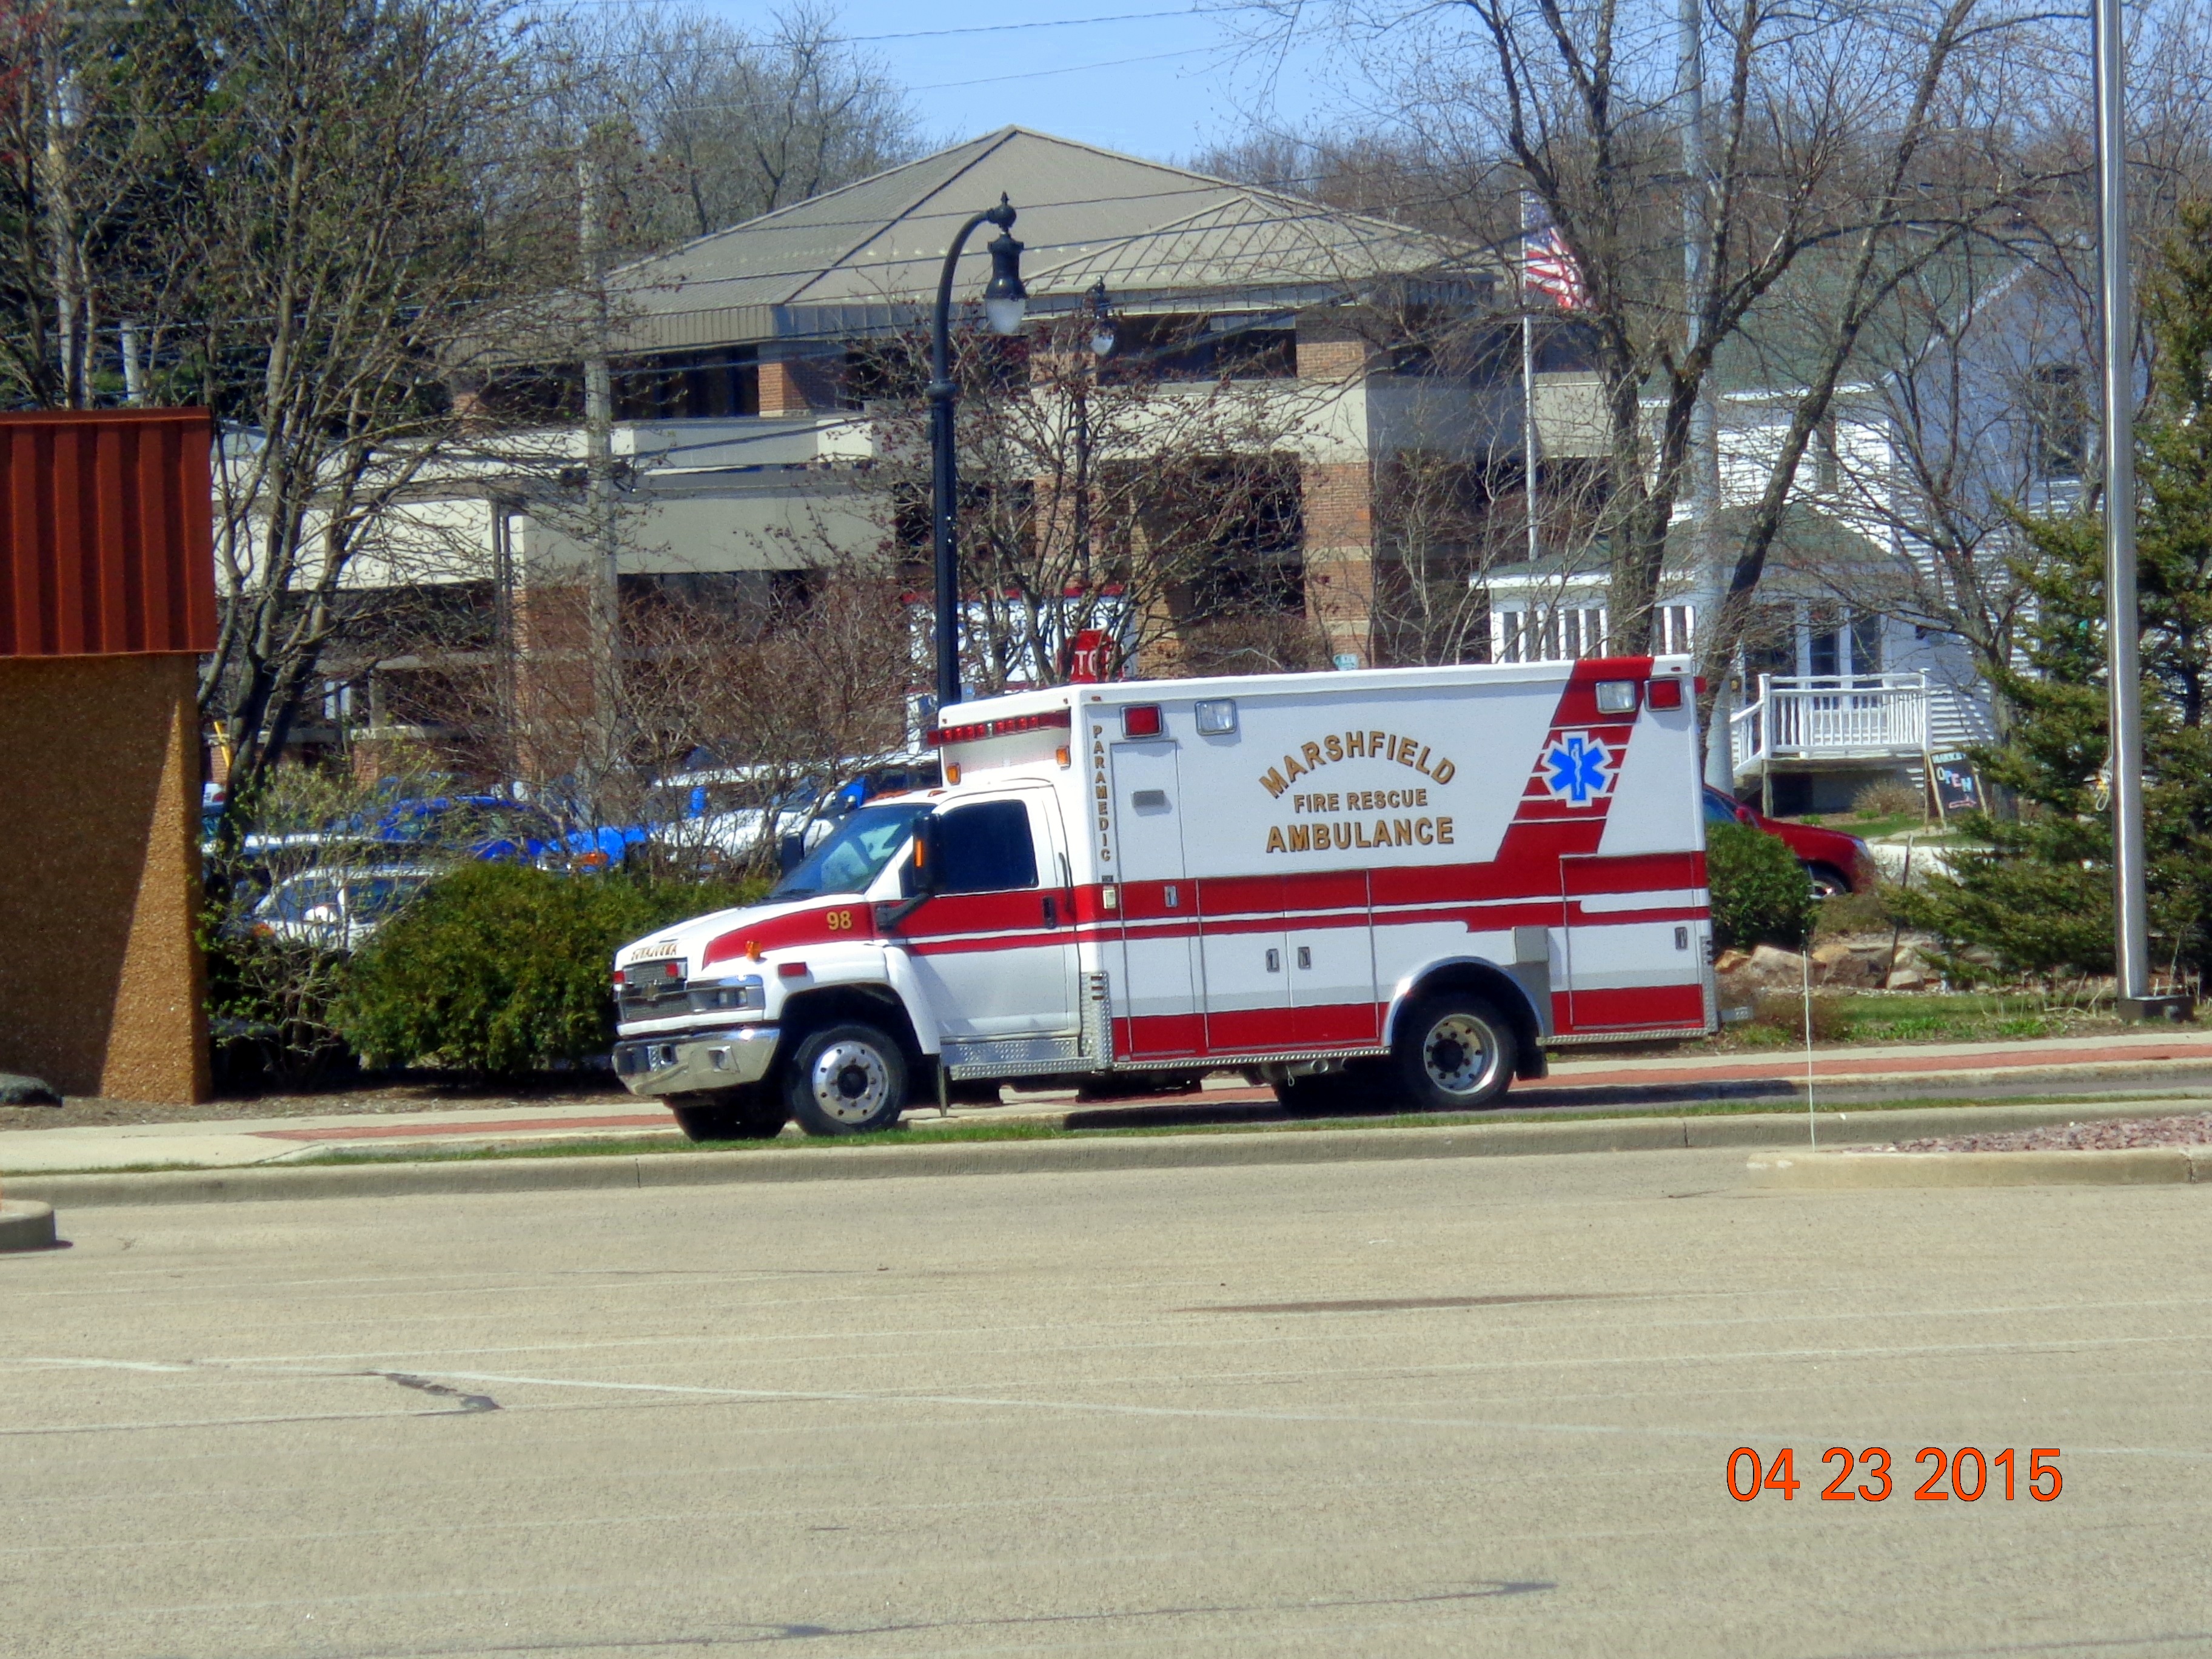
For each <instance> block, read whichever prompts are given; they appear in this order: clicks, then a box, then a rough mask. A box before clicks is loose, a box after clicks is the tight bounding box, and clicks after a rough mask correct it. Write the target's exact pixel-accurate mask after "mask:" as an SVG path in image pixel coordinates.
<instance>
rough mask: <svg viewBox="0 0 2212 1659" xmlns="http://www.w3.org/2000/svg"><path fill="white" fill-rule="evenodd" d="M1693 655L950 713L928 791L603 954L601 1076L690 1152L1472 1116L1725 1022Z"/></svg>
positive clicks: (1276, 680) (1182, 687)
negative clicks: (1418, 1114) (1466, 1111)
mask: <svg viewBox="0 0 2212 1659" xmlns="http://www.w3.org/2000/svg"><path fill="white" fill-rule="evenodd" d="M1690 674H1691V669H1690V665H1689V662H1688V660H1687V659H1683V658H1676V657H1662V658H1658V659H1651V658H1614V659H1594V660H1585V661H1583V662H1578V663H1573V664H1568V663H1529V664H1506V665H1484V666H1470V667H1451V668H1418V669H1389V670H1378V671H1366V672H1355V673H1334V674H1277V675H1266V676H1258V677H1254V678H1238V679H1204V680H1152V681H1132V682H1124V683H1117V684H1094V685H1069V686H1060V687H1055V688H1054V689H1052V690H1042V691H1028V692H1022V693H1018V694H1016V695H1012V696H1003V697H996V698H992V699H989V700H987V701H984V702H973V703H963V704H961V705H959V706H958V707H957V708H954V709H952V710H951V711H949V715H948V718H947V720H946V723H945V726H943V727H942V728H941V729H940V730H939V732H936V733H935V734H934V737H935V740H936V742H937V743H938V744H939V747H940V750H941V753H942V757H943V761H944V767H945V787H943V788H941V789H936V790H932V791H930V792H928V793H915V794H909V795H903V796H896V797H892V798H890V799H880V800H878V801H874V802H872V803H870V804H869V805H866V806H863V807H861V808H860V809H859V810H858V811H855V812H854V813H853V814H852V815H851V816H850V817H848V818H846V819H845V820H844V821H843V823H842V824H841V826H840V827H839V829H837V831H836V834H835V835H834V836H832V837H831V838H830V839H829V841H828V842H824V843H823V845H822V846H821V847H819V848H817V849H816V851H815V852H814V853H813V854H811V856H810V857H809V858H808V859H807V860H806V861H805V863H804V864H802V865H800V866H799V867H798V868H797V869H795V870H793V872H791V873H790V874H789V875H788V876H787V877H786V878H784V880H783V882H782V883H781V884H780V885H779V886H778V887H777V888H776V889H775V890H774V891H773V892H771V893H770V894H769V897H768V899H767V900H766V902H763V903H762V904H760V905H758V906H756V907H754V908H749V909H741V910H727V911H723V912H720V913H719V914H717V915H707V916H700V917H697V918H696V919H695V920H693V921H686V922H684V923H681V924H679V925H678V926H676V927H669V928H665V929H664V930H662V931H661V932H659V933H655V934H653V936H652V937H650V938H648V939H641V940H639V941H638V942H637V943H635V944H634V945H628V946H626V947H625V948H624V949H623V950H622V951H620V952H619V953H618V954H617V957H616V963H615V987H616V996H617V1002H618V1006H619V1012H620V1021H621V1026H620V1036H621V1041H620V1042H618V1043H617V1048H616V1051H615V1052H616V1064H617V1071H618V1072H619V1073H620V1074H621V1076H622V1078H623V1081H624V1082H625V1083H627V1084H628V1085H629V1087H630V1088H631V1089H632V1090H633V1091H636V1092H638V1093H640V1094H647V1095H653V1096H656V1097H660V1098H662V1099H665V1100H666V1101H667V1102H668V1103H669V1104H670V1105H671V1107H673V1108H674V1109H675V1111H676V1114H677V1116H678V1120H679V1121H681V1122H682V1124H683V1126H684V1128H685V1129H686V1130H687V1131H688V1132H690V1133H692V1134H693V1135H695V1136H696V1137H699V1138H716V1139H720V1138H727V1137H732V1136H738V1135H762V1134H772V1133H775V1132H776V1131H777V1130H778V1129H780V1128H781V1127H782V1126H783V1125H784V1124H785V1123H786V1122H787V1121H790V1120H791V1119H792V1118H793V1117H796V1118H797V1119H798V1121H799V1124H800V1126H801V1127H804V1128H805V1130H807V1131H808V1132H809V1133H815V1134H838V1133H853V1132H855V1131H859V1130H864V1129H876V1128H882V1127H887V1126H889V1125H890V1124H892V1123H894V1122H896V1121H897V1119H898V1115H899V1113H900V1111H901V1109H902V1108H903V1107H905V1106H906V1104H907V1103H908V1100H909V1098H910V1097H914V1096H919V1097H922V1098H925V1099H926V1098H929V1097H933V1096H934V1097H937V1098H939V1099H940V1100H941V1099H942V1098H943V1097H944V1096H945V1091H947V1090H948V1088H950V1087H951V1086H953V1085H961V1086H963V1088H964V1087H965V1086H967V1085H972V1084H984V1085H989V1084H995V1082H996V1081H998V1080H1000V1079H1017V1078H1021V1079H1034V1078H1039V1077H1062V1078H1071V1079H1075V1078H1096V1077H1098V1076H1100V1075H1102V1074H1108V1073H1150V1074H1152V1075H1154V1076H1156V1077H1164V1078H1173V1077H1178V1076H1180V1077H1188V1076H1193V1075H1195V1074H1196V1073H1200V1072H1203V1071H1206V1070H1210V1069H1214V1068H1218V1067H1229V1068H1241V1069H1243V1070H1246V1071H1248V1072H1249V1073H1253V1074H1255V1075H1256V1076H1260V1077H1263V1078H1265V1079H1267V1080H1269V1081H1270V1082H1272V1083H1273V1085H1275V1087H1276V1089H1277V1091H1278V1092H1279V1094H1280V1096H1281V1097H1282V1098H1283V1100H1284V1102H1285V1104H1286V1105H1289V1106H1291V1107H1292V1108H1293V1109H1313V1110H1323V1109H1328V1108H1329V1107H1330V1106H1331V1105H1333V1104H1335V1103H1339V1102H1340V1101H1343V1100H1346V1099H1347V1098H1350V1097H1358V1098H1364V1099H1376V1098H1385V1097H1394V1098H1395V1099H1396V1100H1397V1101H1398V1102H1400V1103H1402V1104H1403V1105H1404V1106H1406V1107H1407V1108H1409V1109H1418V1110H1439V1109H1453V1108H1466V1107H1474V1106H1480V1105H1484V1104H1486V1103H1491V1102H1492V1101H1495V1100H1496V1099H1498V1097H1499V1096H1501V1095H1502V1094H1504V1091H1505V1090H1506V1088H1507V1087H1508V1086H1509V1085H1510V1083H1511V1081H1512V1079H1514V1078H1515V1077H1516V1076H1517V1077H1524V1078H1526V1077H1541V1076H1542V1075H1543V1067H1544V1059H1543V1051H1544V1048H1545V1047H1546V1046H1547V1045H1559V1044H1569V1043H1588V1042H1619V1041H1625V1040H1632V1039H1633V1040H1644V1039H1649V1038H1653V1037H1666V1036H1699V1035H1701V1034H1703V1033H1705V1032H1706V1031H1708V1030H1711V1028H1712V1023H1713V1017H1714V997H1713V982H1712V969H1711V951H1710V949H1709V937H1710V935H1709V930H1708V921H1707V908H1706V892H1705V850H1704V848H1705V831H1704V816H1703V811H1702V807H1701V802H1700V799H1699V766H1698V758H1697V731H1696V707H1695V703H1696V699H1695V697H1694V696H1693V695H1692V680H1691V678H1690Z"/></svg>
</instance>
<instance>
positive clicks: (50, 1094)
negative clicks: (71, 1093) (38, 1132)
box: [0, 1072, 62, 1106]
mask: <svg viewBox="0 0 2212 1659" xmlns="http://www.w3.org/2000/svg"><path fill="white" fill-rule="evenodd" d="M61 1103H62V1097H61V1096H60V1095H58V1093H56V1092H55V1091H54V1090H53V1089H52V1087H51V1086H50V1085H46V1084H45V1083H42V1082H40V1080H39V1079H37V1078H34V1077H25V1076H23V1075H22V1074H21V1073H16V1072H0V1106H58V1105H60V1104H61Z"/></svg>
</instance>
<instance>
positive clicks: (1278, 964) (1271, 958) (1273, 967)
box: [1267, 951, 1283, 974]
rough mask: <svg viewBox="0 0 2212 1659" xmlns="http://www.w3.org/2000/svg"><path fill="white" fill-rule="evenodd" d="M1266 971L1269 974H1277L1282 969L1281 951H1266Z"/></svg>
mask: <svg viewBox="0 0 2212 1659" xmlns="http://www.w3.org/2000/svg"><path fill="white" fill-rule="evenodd" d="M1267 971H1268V972H1269V973H1271V974H1279V973H1281V972H1282V971H1283V953H1282V952H1281V951H1268V952H1267Z"/></svg>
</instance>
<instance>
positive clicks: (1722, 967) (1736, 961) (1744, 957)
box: [1713, 945, 1751, 974]
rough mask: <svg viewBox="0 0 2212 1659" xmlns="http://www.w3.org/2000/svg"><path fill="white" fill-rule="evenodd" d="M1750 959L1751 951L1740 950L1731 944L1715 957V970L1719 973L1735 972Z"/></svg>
mask: <svg viewBox="0 0 2212 1659" xmlns="http://www.w3.org/2000/svg"><path fill="white" fill-rule="evenodd" d="M1750 960H1751V953H1750V952H1749V951H1739V950H1737V949H1736V948H1735V946H1734V945H1730V946H1729V948H1728V949H1727V950H1725V951H1722V952H1721V953H1720V955H1718V956H1717V957H1714V958H1713V971H1714V972H1715V973H1717V974H1733V973H1734V972H1735V970H1736V969H1739V968H1741V967H1742V966H1743V965H1744V963H1747V962H1749V961H1750Z"/></svg>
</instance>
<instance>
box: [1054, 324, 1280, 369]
mask: <svg viewBox="0 0 2212 1659" xmlns="http://www.w3.org/2000/svg"><path fill="white" fill-rule="evenodd" d="M1115 335H1116V343H1115V347H1114V355H1113V356H1111V357H1109V358H1107V359H1106V361H1105V362H1103V363H1101V364H1100V365H1099V366H1098V374H1099V378H1100V379H1102V380H1109V381H1124V382H1130V383H1134V384H1139V385H1142V384H1145V383H1147V382H1152V381H1160V380H1290V379H1292V378H1294V377H1295V376H1296V375H1297V331H1295V330H1294V329H1293V328H1292V327H1291V321H1290V319H1289V318H1287V317H1279V316H1248V315H1237V314H1230V315H1225V316H1218V317H1204V318H1194V317H1123V318H1119V319H1116V326H1115Z"/></svg>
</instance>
